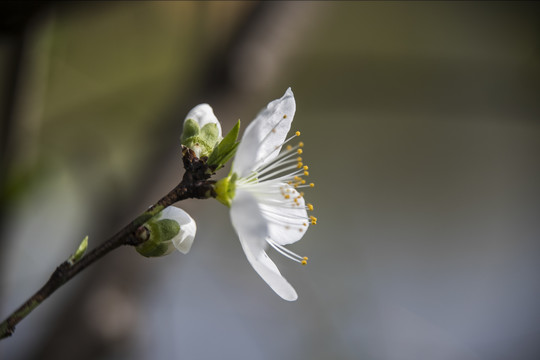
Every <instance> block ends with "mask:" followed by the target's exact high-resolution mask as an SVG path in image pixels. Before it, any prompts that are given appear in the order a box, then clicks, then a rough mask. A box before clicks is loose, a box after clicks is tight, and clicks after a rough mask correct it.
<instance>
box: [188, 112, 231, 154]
mask: <svg viewBox="0 0 540 360" xmlns="http://www.w3.org/2000/svg"><path fill="white" fill-rule="evenodd" d="M180 140H181V141H182V145H184V146H186V147H188V148H190V149H191V150H193V151H194V152H195V155H196V156H197V157H199V158H200V157H202V156H209V155H210V154H211V153H212V151H213V150H214V147H215V146H216V145H217V144H219V142H220V141H221V140H222V136H221V124H220V123H219V121H218V119H217V118H216V115H214V111H213V110H212V108H211V107H210V105H208V104H200V105H197V106H195V107H194V108H193V109H191V111H190V112H189V113H188V114H187V116H186V118H185V120H184V129H183V132H182V137H181V138H180Z"/></svg>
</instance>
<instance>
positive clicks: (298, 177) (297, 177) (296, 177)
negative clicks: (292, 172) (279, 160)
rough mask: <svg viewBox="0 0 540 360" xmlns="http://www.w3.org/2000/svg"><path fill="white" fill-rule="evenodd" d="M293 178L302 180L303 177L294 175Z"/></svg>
mask: <svg viewBox="0 0 540 360" xmlns="http://www.w3.org/2000/svg"><path fill="white" fill-rule="evenodd" d="M293 179H294V181H300V180H302V178H301V177H300V176H295V177H293Z"/></svg>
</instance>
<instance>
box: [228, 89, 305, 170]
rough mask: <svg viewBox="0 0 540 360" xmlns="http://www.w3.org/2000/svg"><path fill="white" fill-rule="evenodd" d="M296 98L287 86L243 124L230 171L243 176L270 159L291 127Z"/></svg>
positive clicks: (274, 155) (276, 152)
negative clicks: (280, 95) (252, 118)
mask: <svg viewBox="0 0 540 360" xmlns="http://www.w3.org/2000/svg"><path fill="white" fill-rule="evenodd" d="M295 111H296V102H295V100H294V95H293V92H292V90H291V88H288V89H287V91H285V94H284V95H283V97H281V99H277V100H274V101H272V102H270V103H269V104H268V105H267V106H266V108H265V109H263V110H262V111H261V112H260V113H259V114H258V115H257V117H256V118H255V120H253V121H252V122H251V123H250V124H249V126H248V127H247V128H246V131H245V132H244V135H243V137H242V141H241V142H240V145H239V146H238V150H237V152H236V158H235V160H234V163H233V172H235V173H237V174H238V175H239V176H240V177H246V176H247V175H249V174H250V173H251V172H252V171H255V170H256V168H257V167H259V166H260V165H262V164H264V163H267V162H269V161H271V160H272V159H274V158H275V157H276V156H277V155H278V154H279V151H280V150H281V145H282V144H283V141H285V138H286V136H287V133H288V132H289V130H290V128H291V122H292V120H293V117H294V113H295Z"/></svg>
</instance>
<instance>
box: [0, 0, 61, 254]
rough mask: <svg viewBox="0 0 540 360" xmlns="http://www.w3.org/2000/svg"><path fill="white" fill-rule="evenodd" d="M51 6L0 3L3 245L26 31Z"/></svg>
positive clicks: (0, 211)
mask: <svg viewBox="0 0 540 360" xmlns="http://www.w3.org/2000/svg"><path fill="white" fill-rule="evenodd" d="M50 5H51V2H47V1H4V2H0V45H3V46H5V56H6V61H5V65H4V69H1V71H2V72H3V74H0V76H3V81H2V83H3V88H2V89H0V96H3V99H0V244H1V243H2V241H3V236H2V233H3V223H4V217H5V209H6V208H7V207H8V206H9V204H8V202H9V189H8V188H7V187H8V186H7V182H8V175H9V172H10V168H11V162H12V158H13V152H14V151H16V150H15V147H16V146H15V145H14V144H13V143H12V137H11V135H12V133H13V131H14V126H15V123H16V119H15V118H16V108H17V99H18V95H19V91H20V89H19V85H20V80H21V77H22V75H23V72H24V70H25V69H24V66H23V57H24V52H25V46H26V43H25V39H26V36H27V29H28V27H29V24H30V23H31V22H32V21H33V19H34V18H35V17H36V16H37V15H38V14H39V13H40V12H41V11H43V10H44V9H46V8H47V7H48V6H50Z"/></svg>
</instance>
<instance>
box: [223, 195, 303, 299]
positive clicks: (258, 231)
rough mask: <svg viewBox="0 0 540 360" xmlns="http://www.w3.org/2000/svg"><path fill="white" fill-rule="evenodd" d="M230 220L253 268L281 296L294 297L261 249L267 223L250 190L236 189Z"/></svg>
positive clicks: (295, 297) (291, 289) (294, 294)
mask: <svg viewBox="0 0 540 360" xmlns="http://www.w3.org/2000/svg"><path fill="white" fill-rule="evenodd" d="M231 221H232V224H233V227H234V229H235V230H236V233H237V234H238V237H239V238H240V244H242V249H243V250H244V252H245V254H246V257H247V259H248V261H249V263H250V264H251V266H253V268H254V269H255V271H256V272H257V273H258V274H259V275H260V276H261V277H262V278H263V280H264V281H266V283H267V284H268V285H269V286H270V287H271V288H272V290H274V291H275V292H276V293H277V294H278V295H279V296H281V297H282V298H283V299H285V300H288V301H293V300H296V299H297V298H298V295H297V294H296V291H295V290H294V288H293V287H292V286H291V284H289V283H288V282H287V280H285V278H284V277H283V276H282V275H281V273H280V272H279V270H278V268H277V267H276V265H275V264H274V262H272V260H271V259H270V258H269V257H268V255H266V252H265V251H264V250H265V247H266V240H265V239H266V236H267V235H268V226H267V223H266V220H265V219H264V217H263V215H262V213H261V209H260V207H259V205H258V204H257V200H256V199H255V197H253V195H251V194H250V193H249V192H246V191H242V190H240V189H239V190H237V192H236V195H235V197H234V199H233V202H232V204H231Z"/></svg>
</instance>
